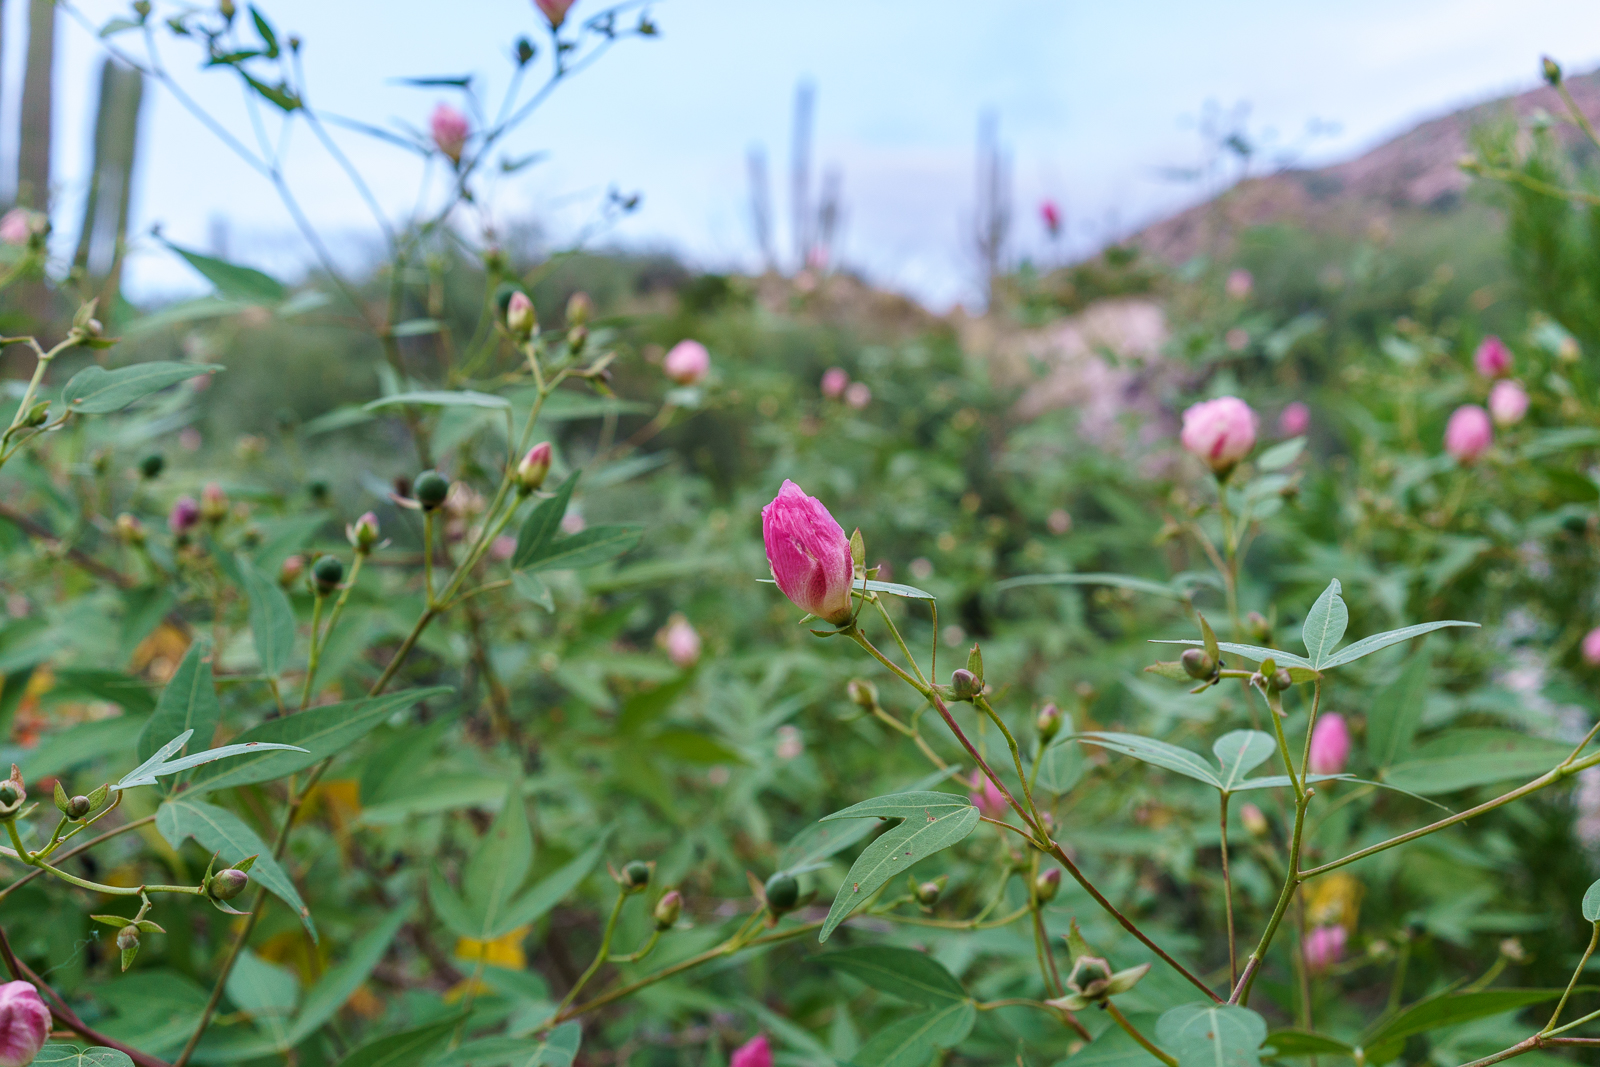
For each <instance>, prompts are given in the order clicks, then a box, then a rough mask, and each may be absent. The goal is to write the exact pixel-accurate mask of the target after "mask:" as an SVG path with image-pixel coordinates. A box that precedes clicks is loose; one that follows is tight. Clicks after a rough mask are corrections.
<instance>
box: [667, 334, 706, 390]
mask: <svg viewBox="0 0 1600 1067" xmlns="http://www.w3.org/2000/svg"><path fill="white" fill-rule="evenodd" d="M661 369H662V370H663V371H665V372H666V375H667V377H668V378H671V379H672V380H673V381H675V382H677V383H678V384H679V385H698V384H699V383H700V382H701V381H702V380H703V379H704V378H705V376H706V375H707V374H708V373H709V372H710V370H711V353H709V352H707V351H706V346H705V345H703V344H701V343H700V342H699V341H690V340H684V341H679V342H678V343H677V344H675V345H673V346H672V350H671V351H669V352H668V353H667V355H666V358H665V359H663V360H662V361H661Z"/></svg>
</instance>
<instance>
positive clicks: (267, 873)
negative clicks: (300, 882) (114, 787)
mask: <svg viewBox="0 0 1600 1067" xmlns="http://www.w3.org/2000/svg"><path fill="white" fill-rule="evenodd" d="M156 829H157V830H159V831H161V836H162V837H164V838H166V840H167V844H169V845H171V846H172V847H173V848H177V847H178V846H179V845H181V844H183V842H184V839H185V838H190V837H192V838H194V839H195V840H196V841H198V842H200V847H201V848H203V849H205V850H206V851H207V852H220V853H222V860H223V862H224V863H237V862H238V861H240V860H242V859H244V858H245V857H246V856H255V857H256V862H255V866H254V867H252V868H251V869H250V878H251V879H252V880H253V881H255V882H259V883H260V884H261V885H262V886H263V887H264V888H265V889H266V890H267V891H268V892H269V893H271V894H272V895H273V896H275V897H277V898H278V899H279V900H281V901H283V902H284V903H285V904H287V905H288V906H289V910H290V911H292V912H293V913H294V914H295V915H296V916H298V917H299V919H300V921H301V922H302V923H304V924H305V927H306V930H307V931H308V932H309V933H310V934H311V939H312V940H313V941H315V940H316V938H317V928H316V926H315V925H314V924H313V923H312V921H311V911H310V909H309V908H307V907H306V905H305V901H303V900H301V899H300V892H299V890H297V889H295V887H294V882H293V881H291V880H290V878H289V876H288V874H287V873H285V872H284V869H283V868H282V867H280V866H279V865H278V861H277V860H275V859H273V858H272V850H271V849H270V848H268V847H267V846H266V845H265V844H264V843H263V842H262V840H261V838H259V837H257V836H256V832H255V831H254V830H252V829H250V827H248V826H246V825H245V824H244V822H243V821H242V820H241V819H240V818H239V817H238V816H237V815H235V814H234V813H233V812H231V811H228V810H226V809H224V808H219V807H217V806H215V805H214V804H207V803H206V802H205V801H203V800H195V799H193V798H191V797H189V796H188V795H187V794H185V795H181V796H175V797H168V798H167V799H166V800H165V801H163V802H162V804H161V807H159V808H157V809H156Z"/></svg>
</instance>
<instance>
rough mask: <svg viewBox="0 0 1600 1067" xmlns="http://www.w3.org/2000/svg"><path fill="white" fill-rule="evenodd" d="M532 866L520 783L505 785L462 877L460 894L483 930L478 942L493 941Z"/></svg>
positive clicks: (531, 841) (531, 833) (530, 839)
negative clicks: (497, 807)
mask: <svg viewBox="0 0 1600 1067" xmlns="http://www.w3.org/2000/svg"><path fill="white" fill-rule="evenodd" d="M532 864H533V832H532V831H531V830H530V829H529V828H528V809H527V806H526V805H524V804H523V801H522V783H521V782H520V781H513V782H511V783H509V784H508V785H507V786H506V799H505V803H503V804H501V805H500V814H498V815H497V816H495V820H494V822H493V823H491V824H490V825H489V829H488V831H487V832H485V833H484V835H483V837H481V838H479V840H478V847H477V848H475V849H473V852H472V858H471V859H469V860H468V861H467V866H466V870H465V871H464V872H462V876H461V892H462V897H463V899H464V902H465V903H466V905H467V909H468V910H469V911H470V912H471V913H472V916H473V918H474V919H475V920H476V923H475V925H476V927H477V928H478V929H481V930H483V931H485V934H484V936H483V937H481V938H480V939H479V940H483V941H491V940H493V939H494V936H495V935H493V934H492V933H488V931H492V930H496V929H498V928H499V927H500V925H501V923H502V921H503V919H504V917H505V912H506V909H507V906H508V905H509V904H510V903H511V898H512V897H513V895H515V894H516V892H517V890H519V889H521V888H522V883H523V881H524V880H525V879H526V878H527V877H528V868H529V867H530V866H532Z"/></svg>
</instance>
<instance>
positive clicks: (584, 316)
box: [567, 293, 594, 326]
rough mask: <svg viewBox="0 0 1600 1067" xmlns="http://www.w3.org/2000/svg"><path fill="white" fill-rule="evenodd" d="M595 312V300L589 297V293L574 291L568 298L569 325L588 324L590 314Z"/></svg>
mask: <svg viewBox="0 0 1600 1067" xmlns="http://www.w3.org/2000/svg"><path fill="white" fill-rule="evenodd" d="M592 314H594V302H593V301H592V300H590V299H589V294H588V293H573V294H572V296H571V297H570V298H569V299H568V300H567V325H568V326H587V325H588V324H589V316H590V315H592Z"/></svg>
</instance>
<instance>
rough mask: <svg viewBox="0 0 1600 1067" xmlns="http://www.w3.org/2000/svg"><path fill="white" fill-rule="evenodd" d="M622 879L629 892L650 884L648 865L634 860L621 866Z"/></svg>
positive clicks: (635, 891)
mask: <svg viewBox="0 0 1600 1067" xmlns="http://www.w3.org/2000/svg"><path fill="white" fill-rule="evenodd" d="M622 881H623V884H624V885H625V886H626V887H627V888H628V891H629V892H631V893H637V892H638V891H639V890H641V889H643V888H645V887H646V886H648V885H649V884H650V865H649V864H648V863H646V862H644V861H643V860H634V861H632V862H631V863H629V864H628V865H627V866H626V867H624V868H622Z"/></svg>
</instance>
